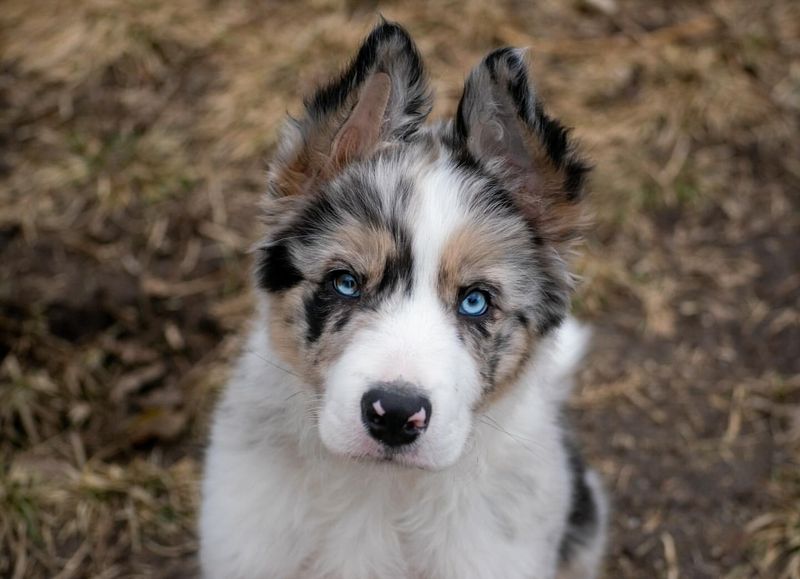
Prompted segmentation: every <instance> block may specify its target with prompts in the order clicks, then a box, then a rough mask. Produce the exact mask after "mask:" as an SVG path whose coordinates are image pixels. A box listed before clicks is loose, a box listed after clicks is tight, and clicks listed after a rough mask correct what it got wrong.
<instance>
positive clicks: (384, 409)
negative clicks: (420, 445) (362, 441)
mask: <svg viewBox="0 0 800 579" xmlns="http://www.w3.org/2000/svg"><path fill="white" fill-rule="evenodd" d="M361 418H362V419H363V420H364V425H365V426H366V428H367V432H369V434H370V436H372V438H374V439H375V440H378V441H380V442H382V443H383V444H385V445H386V446H402V445H404V444H411V443H412V442H414V441H415V440H416V439H417V437H418V436H419V435H420V434H422V432H423V431H424V430H425V429H426V428H427V427H428V424H429V423H430V420H431V402H430V400H428V399H427V398H425V397H424V396H422V395H421V394H419V393H417V392H414V391H413V390H407V389H402V388H397V387H393V386H387V387H379V388H373V389H372V390H369V391H368V392H367V393H366V394H364V396H362V397H361Z"/></svg>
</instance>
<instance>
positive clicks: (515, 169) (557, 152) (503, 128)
mask: <svg viewBox="0 0 800 579" xmlns="http://www.w3.org/2000/svg"><path fill="white" fill-rule="evenodd" d="M453 131H454V140H455V143H456V145H457V147H458V148H460V149H461V151H462V152H464V153H466V155H467V156H468V157H469V158H471V159H473V160H476V161H477V162H479V163H480V164H481V165H482V166H483V167H484V168H485V169H486V170H488V171H489V172H490V173H492V174H493V175H495V176H496V177H497V178H498V179H499V180H500V182H501V183H502V184H503V185H504V186H505V187H507V188H508V189H509V190H510V191H511V192H512V195H514V199H515V201H516V203H517V204H518V206H519V207H520V209H521V210H522V212H523V213H524V214H525V216H526V217H527V218H528V220H529V221H530V222H531V223H532V224H534V226H535V228H536V230H537V233H539V234H541V235H542V237H544V238H545V239H549V240H550V241H553V242H555V243H560V242H566V241H570V240H572V239H574V238H575V237H577V234H578V233H579V230H580V226H581V224H582V216H581V207H580V204H579V201H580V199H581V197H582V195H583V188H584V181H585V177H586V174H587V173H588V171H589V166H588V165H587V164H586V163H585V162H584V161H583V160H581V158H580V157H579V156H578V155H577V153H576V152H575V150H574V148H573V146H572V144H571V143H570V141H569V132H568V131H567V130H566V129H565V128H564V127H563V126H562V125H561V124H560V123H559V122H558V121H556V120H555V119H553V118H551V117H549V116H548V115H547V114H546V113H545V112H544V110H543V109H542V106H541V104H540V103H539V102H538V101H537V98H536V92H535V90H534V87H533V85H532V84H531V83H530V82H529V79H528V66H527V63H526V61H525V53H524V51H523V50H520V49H515V48H500V49H497V50H495V51H493V52H491V53H490V54H489V55H487V56H486V58H484V59H483V61H482V62H481V63H480V64H479V65H478V66H477V67H475V68H474V69H473V70H472V72H471V73H470V75H469V77H468V79H467V82H466V84H465V86H464V94H463V95H462V97H461V101H460V103H459V105H458V111H457V113H456V118H455V122H454V123H453Z"/></svg>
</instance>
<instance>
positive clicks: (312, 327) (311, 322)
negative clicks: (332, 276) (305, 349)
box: [304, 280, 349, 344]
mask: <svg viewBox="0 0 800 579" xmlns="http://www.w3.org/2000/svg"><path fill="white" fill-rule="evenodd" d="M335 291H336V290H334V289H333V288H332V287H331V282H330V280H325V282H323V284H322V286H321V287H319V288H318V289H317V290H316V291H315V292H314V293H313V294H312V295H311V296H310V297H308V298H306V300H305V302H304V307H305V312H306V323H307V324H308V330H307V332H306V340H307V341H308V342H309V343H311V344H313V343H314V342H316V341H317V340H319V337H320V336H321V335H322V330H324V329H325V323H326V322H327V321H328V318H329V317H330V316H331V314H333V312H334V311H335V310H336V307H337V305H338V303H339V302H341V301H343V300H344V299H349V298H340V297H339V296H338V295H336V294H335Z"/></svg>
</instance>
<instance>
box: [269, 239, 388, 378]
mask: <svg viewBox="0 0 800 579" xmlns="http://www.w3.org/2000/svg"><path fill="white" fill-rule="evenodd" d="M396 251H397V249H396V246H395V242H394V239H393V238H392V235H391V233H389V231H387V230H385V229H373V228H369V227H364V226H363V225H358V224H356V223H351V224H347V225H343V226H341V227H339V228H338V229H337V230H336V232H335V235H334V236H332V237H329V238H326V239H325V243H324V246H323V247H322V248H321V249H320V248H316V249H315V250H312V251H310V253H309V255H297V256H296V257H295V261H296V265H298V266H299V267H300V268H301V270H303V271H305V272H306V273H307V276H308V277H309V279H308V280H307V281H304V282H302V283H301V284H300V285H299V286H297V287H295V288H292V289H291V290H288V291H286V292H284V293H279V294H273V295H272V296H271V297H270V300H271V301H270V320H269V327H270V336H271V340H272V343H273V345H274V348H275V351H276V352H277V353H278V354H279V356H280V357H281V359H283V360H285V361H286V362H287V363H288V364H290V365H291V367H292V368H294V369H295V370H296V371H297V372H298V373H299V374H301V375H302V376H303V377H304V378H305V379H306V380H307V381H308V382H309V383H310V384H312V385H314V386H315V387H317V388H320V387H321V385H322V383H323V376H324V375H325V373H326V371H327V369H328V368H329V367H330V366H331V365H332V364H333V363H334V362H335V361H336V360H337V359H338V358H339V357H340V356H341V355H342V353H343V352H344V350H345V348H346V347H347V345H348V343H349V341H350V339H351V338H352V336H353V335H354V334H356V333H357V332H358V331H359V330H360V329H362V328H364V327H365V326H366V325H367V324H368V322H369V314H368V313H366V312H364V313H359V312H357V313H354V314H353V315H352V316H351V318H350V319H349V320H348V322H347V324H346V325H345V327H344V328H342V329H341V330H339V331H336V332H334V331H332V330H331V324H332V323H334V322H333V320H335V319H336V318H335V317H333V318H331V320H330V321H329V322H328V325H327V326H326V328H325V329H324V330H323V332H322V334H321V335H320V337H319V338H318V339H317V340H316V341H315V342H314V343H312V344H309V343H308V341H307V340H306V332H307V330H308V325H307V323H305V319H306V318H305V316H306V313H305V299H306V298H307V296H308V295H309V294H310V293H311V292H313V291H317V290H318V285H319V283H320V282H321V281H322V279H324V277H325V276H326V275H327V274H328V273H329V272H330V271H332V270H335V269H337V268H344V267H347V268H352V269H353V271H354V273H356V274H357V275H359V276H360V277H361V278H362V279H363V280H364V287H363V288H362V292H369V291H370V290H371V289H372V288H374V287H375V286H377V285H378V284H379V283H380V280H381V278H382V276H383V274H384V269H385V266H386V263H387V261H388V260H389V259H390V258H391V257H392V256H393V255H394V254H395V252H396ZM309 273H310V275H308V274H309Z"/></svg>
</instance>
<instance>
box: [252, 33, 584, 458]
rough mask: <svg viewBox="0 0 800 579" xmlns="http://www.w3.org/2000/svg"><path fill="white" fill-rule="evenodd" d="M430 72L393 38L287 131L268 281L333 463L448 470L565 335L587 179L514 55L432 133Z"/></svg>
mask: <svg viewBox="0 0 800 579" xmlns="http://www.w3.org/2000/svg"><path fill="white" fill-rule="evenodd" d="M430 109H431V96H430V93H429V90H428V86H427V82H426V77H425V72H424V70H423V67H422V62H421V59H420V56H419V53H418V52H417V49H416V48H415V46H414V44H413V42H412V40H411V39H410V37H409V36H408V34H407V33H406V32H405V30H403V29H402V28H401V27H399V26H397V25H395V24H391V23H382V24H381V25H379V26H378V27H377V28H376V29H375V30H374V31H373V32H372V33H371V34H370V35H369V37H368V38H367V39H366V41H365V42H364V44H363V45H362V47H361V48H360V50H359V51H358V53H357V55H356V56H355V58H354V60H353V61H352V63H351V65H350V66H349V68H347V70H346V71H345V72H344V73H343V74H342V75H341V77H339V78H337V79H336V80H334V81H333V82H332V83H330V84H329V85H328V86H325V87H323V88H321V89H320V90H319V91H318V92H317V93H316V94H315V95H314V96H313V97H312V98H310V99H309V100H307V101H306V104H305V111H304V114H303V115H302V116H301V117H300V118H299V119H290V121H289V122H288V124H287V126H286V129H285V131H284V134H283V137H282V141H281V145H280V148H279V151H278V152H277V154H276V157H275V159H274V160H273V163H272V165H271V168H270V173H269V195H268V200H267V203H266V217H265V219H266V223H267V228H268V234H267V237H266V238H265V240H264V242H263V243H262V244H261V245H260V246H259V249H258V264H257V271H256V278H257V283H258V285H259V287H260V288H261V289H262V290H263V291H264V292H265V293H266V295H267V297H268V304H269V305H268V312H269V313H268V315H269V318H270V319H269V320H268V323H269V327H270V335H271V342H272V344H273V347H274V350H275V352H276V353H277V354H278V355H280V356H281V358H282V359H283V360H284V361H285V362H286V363H288V364H289V365H291V367H292V368H293V369H294V371H295V372H296V373H298V374H300V375H301V376H302V377H303V379H304V381H305V382H307V384H308V387H309V388H311V389H313V390H315V392H316V393H317V394H319V396H320V397H321V400H322V403H321V408H320V411H319V423H318V426H319V435H320V437H321V439H322V442H323V443H324V445H325V446H326V447H327V448H328V449H329V450H331V451H332V452H334V453H337V454H342V455H347V456H351V457H356V458H373V459H383V460H394V461H396V462H399V463H401V464H406V465H413V466H418V467H422V468H431V469H436V468H443V467H446V466H448V465H450V464H453V463H454V462H455V461H456V460H457V459H458V458H459V456H460V455H461V454H462V451H463V449H464V446H465V442H466V440H467V439H468V437H469V434H470V432H471V430H472V427H473V418H474V416H475V414H476V412H479V411H480V410H481V409H482V408H484V407H486V406H487V405H490V404H491V403H492V402H493V401H494V400H496V399H497V398H498V397H502V396H503V394H504V392H506V391H507V390H508V388H509V387H510V385H512V384H513V383H514V382H515V380H516V379H517V378H518V377H519V374H520V372H521V371H522V370H523V368H525V367H526V364H527V362H528V361H529V359H530V358H531V354H532V352H534V350H535V348H536V344H537V342H538V341H539V340H540V339H541V338H542V337H543V336H545V335H547V334H548V333H549V332H551V331H552V330H553V329H554V328H555V327H556V326H558V325H559V324H560V323H561V321H562V319H563V318H564V316H565V314H566V311H567V309H568V304H569V294H570V291H571V280H570V276H569V274H568V272H567V269H566V267H565V264H564V262H563V259H562V256H563V255H564V252H565V251H566V250H567V248H568V246H569V244H570V242H571V241H572V240H573V239H574V238H575V237H576V234H577V232H578V226H579V221H580V207H579V203H578V202H579V200H580V197H581V193H582V188H583V180H584V176H585V174H586V172H587V170H588V168H587V166H586V165H585V164H584V163H583V162H582V161H581V160H580V159H579V158H578V157H577V156H576V154H575V152H574V150H573V149H572V147H571V146H570V143H569V142H568V139H567V132H566V131H565V130H564V129H563V128H562V126H561V125H560V124H559V123H558V122H557V121H555V120H553V119H551V118H550V117H548V116H547V115H546V114H545V113H544V111H543V110H542V107H541V105H540V103H539V101H538V100H537V98H536V95H535V92H534V89H533V87H532V85H531V84H530V82H529V80H528V74H527V65H526V63H525V60H524V55H523V53H522V52H521V51H519V50H516V49H499V50H496V51H494V52H492V53H490V54H489V55H488V56H487V57H486V58H485V59H484V60H483V61H482V62H481V63H480V64H479V65H478V66H477V67H476V68H475V69H474V70H473V71H472V73H471V74H470V76H469V78H468V79H467V81H466V84H465V87H464V93H463V96H462V98H461V101H460V104H459V107H458V111H457V113H456V115H455V117H454V118H453V119H451V120H450V121H448V122H446V123H441V124H439V125H436V126H432V127H427V126H423V123H424V121H425V119H426V117H427V115H428V113H429V112H430Z"/></svg>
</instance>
